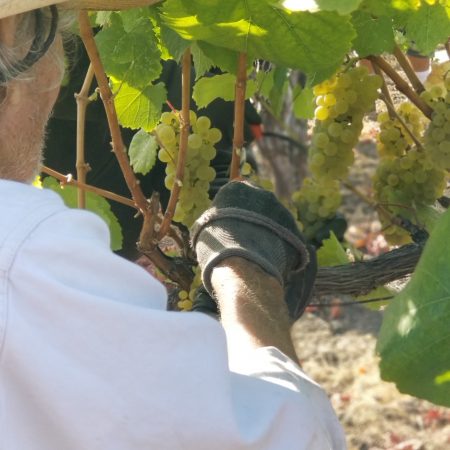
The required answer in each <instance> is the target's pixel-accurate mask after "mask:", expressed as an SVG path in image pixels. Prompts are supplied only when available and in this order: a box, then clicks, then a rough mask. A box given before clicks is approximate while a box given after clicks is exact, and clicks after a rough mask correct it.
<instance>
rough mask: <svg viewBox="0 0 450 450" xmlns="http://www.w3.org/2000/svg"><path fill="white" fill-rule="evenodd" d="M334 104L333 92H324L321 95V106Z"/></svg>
mask: <svg viewBox="0 0 450 450" xmlns="http://www.w3.org/2000/svg"><path fill="white" fill-rule="evenodd" d="M335 104H336V97H335V96H334V94H326V95H324V96H323V106H333V105H335Z"/></svg>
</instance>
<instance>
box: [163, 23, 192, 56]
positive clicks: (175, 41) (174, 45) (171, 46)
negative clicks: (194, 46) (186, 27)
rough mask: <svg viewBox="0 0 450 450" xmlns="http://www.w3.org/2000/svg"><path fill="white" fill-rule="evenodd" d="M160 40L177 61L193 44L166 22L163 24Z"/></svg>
mask: <svg viewBox="0 0 450 450" xmlns="http://www.w3.org/2000/svg"><path fill="white" fill-rule="evenodd" d="M160 41H161V44H162V45H163V46H164V47H165V48H166V50H167V53H168V54H169V55H170V56H171V57H172V59H174V60H175V61H180V59H181V57H182V56H183V53H184V51H185V50H186V49H187V48H188V47H189V45H191V43H190V41H187V40H186V39H183V38H182V37H181V36H180V35H179V34H178V33H176V32H175V31H173V30H172V29H171V28H169V27H167V26H166V25H164V24H161V31H160Z"/></svg>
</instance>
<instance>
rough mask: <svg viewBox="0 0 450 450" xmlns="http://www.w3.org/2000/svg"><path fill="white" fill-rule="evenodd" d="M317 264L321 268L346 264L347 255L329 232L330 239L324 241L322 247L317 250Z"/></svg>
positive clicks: (334, 236)
mask: <svg viewBox="0 0 450 450" xmlns="http://www.w3.org/2000/svg"><path fill="white" fill-rule="evenodd" d="M317 263H318V264H319V266H321V267H323V266H339V265H341V264H348V257H347V253H345V250H344V248H343V247H342V245H341V243H340V242H339V241H338V239H337V237H336V235H335V234H334V233H333V232H332V231H330V237H329V238H328V239H325V240H324V241H323V242H322V247H320V248H319V250H317Z"/></svg>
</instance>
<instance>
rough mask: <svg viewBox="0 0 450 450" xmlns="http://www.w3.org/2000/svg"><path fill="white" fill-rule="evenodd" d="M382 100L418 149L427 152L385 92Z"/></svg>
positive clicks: (381, 96)
mask: <svg viewBox="0 0 450 450" xmlns="http://www.w3.org/2000/svg"><path fill="white" fill-rule="evenodd" d="M380 98H381V100H383V102H384V103H385V105H386V106H387V109H388V111H389V115H390V116H391V117H392V116H394V117H395V118H396V119H397V120H398V121H399V122H400V124H401V126H402V127H403V128H404V129H405V131H406V132H407V133H408V134H409V136H410V137H411V139H412V140H413V141H414V144H416V146H417V148H418V149H420V150H422V151H425V149H424V148H423V145H422V144H421V142H420V141H419V139H417V137H416V136H415V135H414V133H413V132H412V131H411V129H410V128H409V127H408V125H407V124H406V122H405V121H404V120H403V119H402V117H401V116H400V114H398V112H397V111H396V110H395V107H394V105H393V104H392V101H391V100H390V99H387V98H386V96H385V95H384V92H383V93H382V94H381V95H380Z"/></svg>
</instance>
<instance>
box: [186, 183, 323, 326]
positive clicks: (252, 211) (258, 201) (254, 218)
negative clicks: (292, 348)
mask: <svg viewBox="0 0 450 450" xmlns="http://www.w3.org/2000/svg"><path fill="white" fill-rule="evenodd" d="M191 237H192V243H193V246H194V248H195V250H196V252H197V259H198V262H199V265H200V267H201V269H202V279H203V284H204V286H205V288H206V290H207V291H208V292H209V293H210V294H211V296H213V289H212V285H211V273H212V270H213V268H214V267H215V266H216V265H217V264H218V263H220V262H221V261H222V260H224V259H226V258H229V257H232V256H238V257H241V258H245V259H247V260H249V261H251V262H253V263H256V264H258V265H259V266H260V267H261V268H262V269H264V270H265V271H266V272H267V273H269V274H270V275H272V276H274V277H275V278H277V280H278V281H279V282H280V283H281V284H282V286H283V287H284V290H285V300H286V303H287V306H288V310H289V314H290V316H291V317H292V318H293V319H297V318H298V317H300V315H301V314H302V313H303V311H304V309H305V307H306V305H307V304H308V301H309V299H310V297H311V292H312V288H313V286H314V280H315V275H316V271H317V264H316V259H315V253H314V250H313V248H312V247H310V246H307V245H306V244H305V242H304V238H303V236H302V234H301V233H300V231H299V230H298V228H297V224H296V222H295V219H294V218H293V217H292V215H291V214H290V212H289V211H288V210H287V209H286V208H285V207H284V206H283V205H282V204H281V203H280V202H279V201H278V200H277V199H276V197H275V195H274V194H272V193H271V192H268V191H265V190H263V189H260V188H258V187H256V186H253V185H252V184H250V183H248V182H236V181H234V182H231V183H228V184H227V185H226V186H224V187H223V188H222V189H220V190H219V192H218V193H217V195H216V197H215V199H214V202H213V206H212V207H211V208H210V209H209V210H207V211H206V212H205V213H204V214H203V215H202V216H201V217H200V218H199V219H198V220H197V221H196V222H195V224H194V226H193V227H192V230H191Z"/></svg>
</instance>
